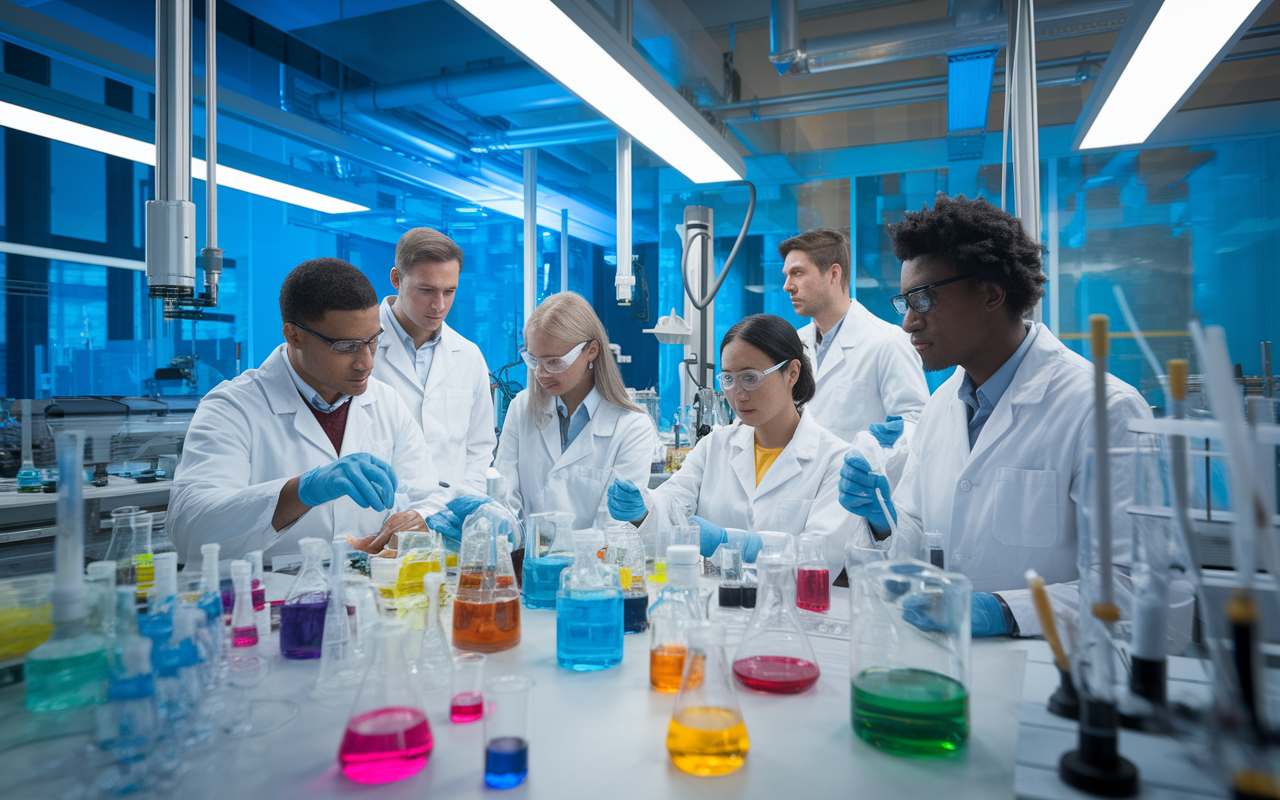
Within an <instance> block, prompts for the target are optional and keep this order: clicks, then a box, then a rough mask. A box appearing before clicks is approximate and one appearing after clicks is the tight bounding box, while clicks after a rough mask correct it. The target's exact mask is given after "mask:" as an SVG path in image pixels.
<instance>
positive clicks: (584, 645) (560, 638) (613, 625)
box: [556, 528, 622, 672]
mask: <svg viewBox="0 0 1280 800" xmlns="http://www.w3.org/2000/svg"><path fill="white" fill-rule="evenodd" d="M603 547H604V534H603V533H602V532H601V531H598V530H596V529H595V528H589V529H587V530H581V531H574V532H573V549H574V558H573V565H572V566H571V567H569V568H568V569H566V570H565V571H564V572H562V573H560V591H559V592H557V593H556V661H558V662H559V663H560V666H562V667H565V668H567V669H571V670H573V671H575V672H592V671H595V670H600V669H608V668H609V667H613V666H616V665H618V664H620V663H622V590H621V589H619V588H618V587H617V586H615V585H614V581H613V577H612V576H611V575H610V574H609V571H608V569H607V568H606V567H605V565H604V564H602V563H601V562H600V558H599V556H597V555H596V554H597V553H598V552H599V551H600V550H601V548H603Z"/></svg>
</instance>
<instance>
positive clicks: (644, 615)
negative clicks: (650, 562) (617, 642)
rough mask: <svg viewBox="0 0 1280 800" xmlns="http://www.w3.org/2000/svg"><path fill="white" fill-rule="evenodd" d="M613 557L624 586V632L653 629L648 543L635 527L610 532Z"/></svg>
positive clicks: (615, 567) (610, 556)
mask: <svg viewBox="0 0 1280 800" xmlns="http://www.w3.org/2000/svg"><path fill="white" fill-rule="evenodd" d="M609 561H610V562H611V563H612V566H613V569H614V570H615V571H616V572H617V575H618V588H620V589H622V632H623V633H624V634H626V633H643V632H645V631H646V630H648V629H649V616H648V615H649V589H648V587H646V586H645V581H644V544H643V543H642V542H641V540H640V535H639V534H638V533H636V532H635V529H634V527H632V529H631V530H629V531H611V532H610V534H609Z"/></svg>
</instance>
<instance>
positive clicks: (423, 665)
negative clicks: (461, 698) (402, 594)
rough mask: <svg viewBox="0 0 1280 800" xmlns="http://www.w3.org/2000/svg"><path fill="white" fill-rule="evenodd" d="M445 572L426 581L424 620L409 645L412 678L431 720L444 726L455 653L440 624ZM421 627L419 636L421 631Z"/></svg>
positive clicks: (436, 573) (425, 578) (447, 710)
mask: <svg viewBox="0 0 1280 800" xmlns="http://www.w3.org/2000/svg"><path fill="white" fill-rule="evenodd" d="M443 582H444V573H443V572H428V573H427V574H426V575H425V576H424V577H423V579H422V589H423V591H422V597H423V602H422V614H421V620H417V621H415V628H414V629H412V630H410V633H409V638H408V640H407V641H406V643H405V655H406V657H407V658H408V661H409V674H410V675H411V676H412V678H413V680H414V681H415V682H416V683H417V684H418V694H419V695H420V696H421V698H422V703H423V708H424V709H425V710H426V712H427V717H428V718H430V719H433V720H435V721H437V722H441V721H443V720H444V719H446V718H447V717H448V713H449V697H450V691H451V690H452V688H453V669H454V668H453V653H452V652H451V651H450V649H449V643H448V642H447V641H445V638H444V630H443V629H442V628H441V622H440V607H441V601H440V585H441V584H442V583H443ZM418 626H420V627H421V632H420V633H419V631H418V629H417V627H418Z"/></svg>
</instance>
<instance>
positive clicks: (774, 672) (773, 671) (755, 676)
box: [733, 656, 819, 694]
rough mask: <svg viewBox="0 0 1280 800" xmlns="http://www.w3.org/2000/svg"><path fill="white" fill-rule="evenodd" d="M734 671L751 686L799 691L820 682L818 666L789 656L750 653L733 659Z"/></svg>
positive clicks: (760, 689)
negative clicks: (754, 654)
mask: <svg viewBox="0 0 1280 800" xmlns="http://www.w3.org/2000/svg"><path fill="white" fill-rule="evenodd" d="M733 674H734V675H736V676H738V680H740V681H742V683H743V684H744V685H745V686H746V687H747V688H748V689H755V690H756V691H757V692H772V693H774V694H796V693H797V692H803V691H804V690H805V689H808V688H809V687H810V686H812V685H814V684H815V683H817V682H818V674H819V671H818V665H817V664H814V663H812V662H809V661H805V660H804V659H802V658H791V657H790V656H750V657H749V658H743V659H739V660H737V661H735V662H733Z"/></svg>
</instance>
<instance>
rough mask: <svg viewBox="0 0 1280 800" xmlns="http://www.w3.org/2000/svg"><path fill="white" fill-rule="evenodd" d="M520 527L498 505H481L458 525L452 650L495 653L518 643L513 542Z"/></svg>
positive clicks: (518, 602)
mask: <svg viewBox="0 0 1280 800" xmlns="http://www.w3.org/2000/svg"><path fill="white" fill-rule="evenodd" d="M519 530H520V523H519V522H517V521H516V519H515V517H513V516H512V515H511V512H510V511H508V510H507V509H506V508H504V507H502V506H501V505H500V504H498V503H485V504H484V505H482V506H480V507H479V508H477V509H476V510H475V511H474V512H472V513H471V515H470V516H469V517H467V521H466V522H465V523H463V526H462V547H461V550H460V553H459V557H458V571H459V574H458V591H457V594H456V595H455V596H454V601H453V646H454V647H457V648H459V649H461V650H476V651H478V652H481V653H496V652H498V651H500V650H508V649H510V648H512V647H515V646H516V645H518V644H519V643H520V589H519V587H517V586H516V576H515V570H514V568H513V567H512V565H511V542H510V540H509V538H508V537H510V536H518V535H519V534H518V531H519Z"/></svg>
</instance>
